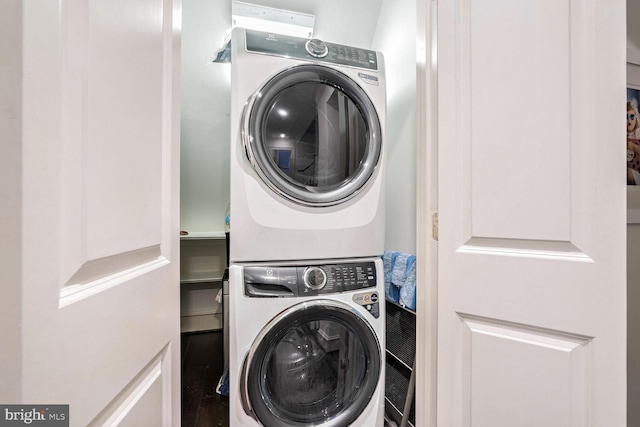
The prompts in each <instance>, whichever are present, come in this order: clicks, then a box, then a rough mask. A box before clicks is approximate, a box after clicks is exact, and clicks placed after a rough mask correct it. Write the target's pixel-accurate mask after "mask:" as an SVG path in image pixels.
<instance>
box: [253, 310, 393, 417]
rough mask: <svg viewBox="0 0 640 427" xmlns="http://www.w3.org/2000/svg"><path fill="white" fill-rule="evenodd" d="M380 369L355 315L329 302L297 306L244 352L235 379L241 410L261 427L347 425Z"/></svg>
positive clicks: (372, 342) (365, 326) (376, 351)
mask: <svg viewBox="0 0 640 427" xmlns="http://www.w3.org/2000/svg"><path fill="white" fill-rule="evenodd" d="M328 329H330V330H331V331H332V332H331V334H332V336H330V337H328V336H327V334H326V330H328ZM333 340H335V341H336V342H337V344H336V343H329V342H328V341H333ZM380 372H381V352H380V345H379V342H378V340H377V338H376V336H375V333H374V332H373V330H372V329H371V326H370V325H369V323H368V322H367V321H366V320H365V319H364V318H363V317H362V315H361V314H359V313H358V312H357V311H355V310H354V309H353V308H351V307H349V306H347V305H345V304H343V303H339V302H335V301H326V300H317V301H313V302H307V303H301V304H298V305H295V306H293V307H291V308H290V309H288V310H286V311H285V312H283V313H281V315H279V316H278V317H276V318H275V319H273V321H271V322H270V323H269V324H268V325H267V326H266V327H265V328H264V329H263V331H262V332H261V334H260V335H259V336H258V338H256V341H255V342H254V344H253V346H252V347H251V350H250V352H249V354H248V356H247V359H246V360H245V365H244V368H243V373H242V380H241V383H242V384H243V385H244V390H243V393H244V394H245V398H244V401H245V402H244V403H245V405H246V406H248V407H245V410H247V412H252V413H253V416H254V417H255V418H256V419H257V420H259V421H260V422H261V423H262V424H263V425H265V426H267V427H270V426H286V427H292V426H307V425H318V426H320V425H322V426H345V425H349V424H351V423H352V422H353V421H354V420H356V419H357V417H358V416H359V415H360V414H361V413H362V411H363V410H364V409H365V408H366V407H367V405H368V404H369V402H370V400H371V396H372V395H373V393H374V392H375V390H376V387H377V385H378V382H379V379H380Z"/></svg>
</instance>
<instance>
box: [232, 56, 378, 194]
mask: <svg viewBox="0 0 640 427" xmlns="http://www.w3.org/2000/svg"><path fill="white" fill-rule="evenodd" d="M381 132H382V131H381V127H380V121H379V119H378V115H377V113H376V110H375V108H374V106H373V103H372V102H371V100H370V99H369V97H368V96H367V94H366V93H365V92H364V90H363V89H362V88H361V87H360V86H359V85H358V84H357V83H355V82H354V81H353V80H352V79H350V78H349V77H348V76H346V75H344V74H343V73H341V72H339V71H336V70H334V69H332V68H328V67H324V66H321V65H300V66H296V67H292V68H290V69H288V70H285V71H283V72H281V73H279V74H277V75H276V76H275V77H273V78H272V79H271V80H269V81H268V82H267V83H266V84H265V85H264V86H263V87H262V88H260V89H259V90H258V91H257V92H256V93H255V94H254V95H253V96H252V97H251V99H250V100H249V103H248V105H247V108H246V109H245V113H244V118H243V131H242V141H243V144H244V146H245V150H246V153H247V156H248V157H249V160H250V161H251V163H252V164H253V166H254V168H255V169H256V171H257V172H258V175H259V176H260V177H261V178H262V180H263V181H264V182H265V183H266V184H267V185H268V186H269V187H270V188H271V189H273V190H274V191H275V192H277V193H278V194H280V195H281V196H283V197H285V198H287V199H289V200H292V201H294V202H296V203H299V204H302V205H307V206H330V205H335V204H338V203H341V202H343V201H345V200H347V199H349V198H351V197H353V196H355V195H356V194H357V193H358V192H359V191H360V189H361V188H362V187H363V186H364V185H365V184H366V183H367V182H368V181H369V179H370V178H371V177H372V176H373V174H374V172H375V170H376V167H377V165H378V161H379V159H380V153H381V146H382V135H381Z"/></svg>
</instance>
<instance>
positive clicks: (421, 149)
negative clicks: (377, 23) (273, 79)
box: [415, 0, 438, 427]
mask: <svg viewBox="0 0 640 427" xmlns="http://www.w3.org/2000/svg"><path fill="white" fill-rule="evenodd" d="M436 2H437V0H424V1H423V0H417V1H416V8H417V10H416V16H417V18H416V19H417V23H416V33H417V34H416V80H417V81H416V89H417V97H416V122H417V130H416V143H417V147H416V162H417V164H416V218H417V220H416V223H417V224H416V255H417V260H418V261H417V262H416V278H417V280H418V283H419V286H420V288H421V290H422V291H421V292H418V293H417V294H416V307H417V309H416V356H415V357H416V360H417V361H419V365H418V364H416V391H415V399H416V401H419V402H420V403H421V404H420V405H416V425H419V426H425V427H436V426H437V412H436V408H437V406H436V405H437V394H436V393H437V368H438V366H437V356H438V352H437V343H438V270H437V268H438V244H437V212H438V139H437V136H438V128H437V124H438V120H437V119H438V114H437V113H438V108H437V107H438V105H437V102H438V94H437V62H436V60H435V53H436V44H437V38H436V34H437V32H436V31H437V14H436V11H437V9H436V7H437V3H436Z"/></svg>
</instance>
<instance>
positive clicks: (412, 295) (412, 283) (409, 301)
mask: <svg viewBox="0 0 640 427" xmlns="http://www.w3.org/2000/svg"><path fill="white" fill-rule="evenodd" d="M398 302H399V303H400V305H402V306H404V307H406V308H409V309H411V310H415V309H416V257H415V256H412V257H411V258H410V259H409V261H408V262H407V275H406V279H405V282H404V285H402V288H400V298H399V300H398Z"/></svg>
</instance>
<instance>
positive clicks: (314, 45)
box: [304, 39, 329, 58]
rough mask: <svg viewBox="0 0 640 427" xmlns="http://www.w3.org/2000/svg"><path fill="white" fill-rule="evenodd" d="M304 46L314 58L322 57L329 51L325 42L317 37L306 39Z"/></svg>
mask: <svg viewBox="0 0 640 427" xmlns="http://www.w3.org/2000/svg"><path fill="white" fill-rule="evenodd" d="M304 47H305V48H306V49H307V52H309V55H311V56H315V57H316V58H324V57H325V56H327V54H328V53H329V48H328V47H327V45H326V44H325V42H323V41H322V40H319V39H311V40H309V41H307V43H306V44H305V45H304Z"/></svg>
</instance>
